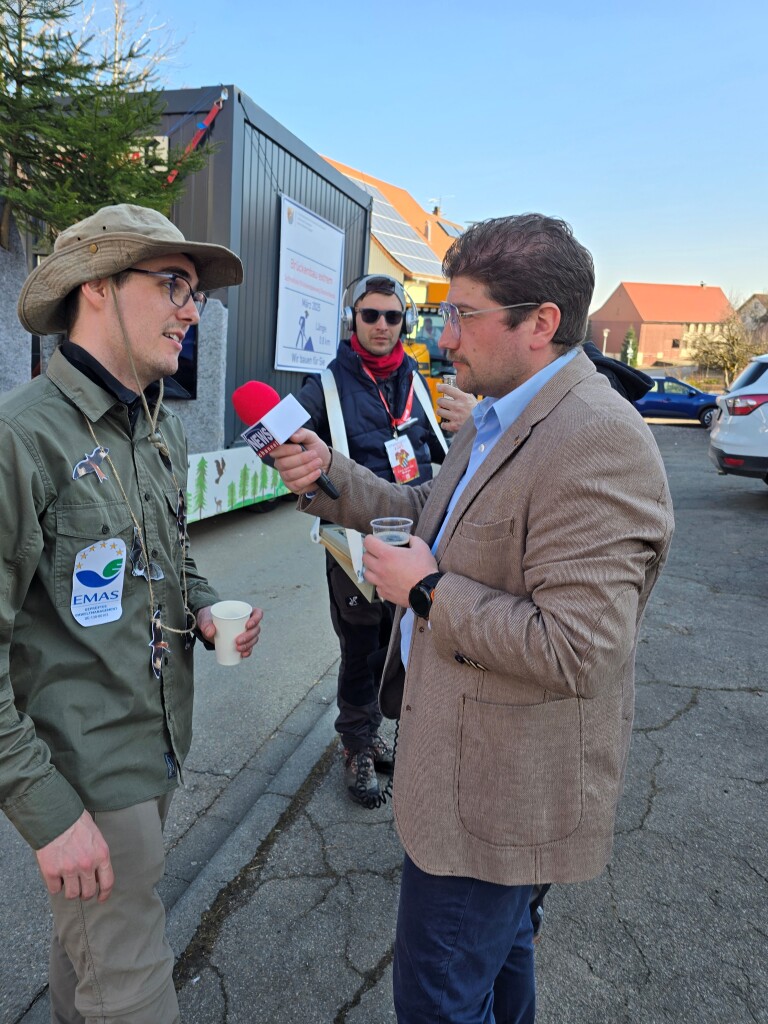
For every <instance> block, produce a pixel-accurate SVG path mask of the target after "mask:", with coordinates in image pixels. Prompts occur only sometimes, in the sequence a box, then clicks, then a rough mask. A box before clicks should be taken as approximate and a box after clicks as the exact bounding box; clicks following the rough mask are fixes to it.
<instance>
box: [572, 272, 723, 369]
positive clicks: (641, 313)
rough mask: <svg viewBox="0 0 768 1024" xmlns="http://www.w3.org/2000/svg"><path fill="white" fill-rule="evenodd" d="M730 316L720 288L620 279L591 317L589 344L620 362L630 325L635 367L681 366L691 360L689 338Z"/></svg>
mask: <svg viewBox="0 0 768 1024" xmlns="http://www.w3.org/2000/svg"><path fill="white" fill-rule="evenodd" d="M730 312H731V306H730V303H729V302H728V299H727V298H726V297H725V294H724V293H723V290H722V289H721V288H714V287H712V286H708V285H703V284H702V285H690V284H638V283H637V282H632V281H622V282H621V284H620V285H619V286H618V288H617V289H616V290H615V291H614V292H613V294H612V295H611V296H610V298H609V299H608V300H607V301H606V302H604V303H603V305H602V306H601V307H600V308H599V309H596V310H595V311H594V313H592V314H591V316H590V323H591V325H592V341H593V342H594V343H595V345H597V347H598V348H599V349H601V350H602V351H604V352H606V353H607V354H608V355H611V356H614V357H615V358H617V359H618V357H619V355H620V353H621V349H622V346H623V344H624V338H625V336H626V333H627V331H628V330H629V328H630V327H634V329H635V334H636V335H637V340H638V357H637V365H638V366H644V367H649V366H679V365H682V364H685V363H690V362H691V360H692V358H693V356H692V352H691V350H690V348H689V343H690V341H691V338H692V336H693V335H695V334H698V333H701V332H710V331H714V329H715V326H716V325H717V324H720V323H722V322H723V320H725V318H726V317H727V316H728V315H729V313H730Z"/></svg>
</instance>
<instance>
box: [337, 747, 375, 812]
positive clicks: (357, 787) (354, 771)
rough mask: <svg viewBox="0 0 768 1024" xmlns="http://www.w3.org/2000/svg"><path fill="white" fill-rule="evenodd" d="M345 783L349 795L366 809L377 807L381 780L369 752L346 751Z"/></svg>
mask: <svg viewBox="0 0 768 1024" xmlns="http://www.w3.org/2000/svg"><path fill="white" fill-rule="evenodd" d="M344 781H345V782H346V784H347V789H348V790H349V795H350V796H351V797H352V799H353V800H356V801H357V803H359V804H362V805H363V806H364V807H377V806H378V803H379V799H380V797H381V790H380V789H379V780H378V779H377V778H376V769H375V768H374V766H373V755H372V752H371V750H370V749H368V750H345V751H344Z"/></svg>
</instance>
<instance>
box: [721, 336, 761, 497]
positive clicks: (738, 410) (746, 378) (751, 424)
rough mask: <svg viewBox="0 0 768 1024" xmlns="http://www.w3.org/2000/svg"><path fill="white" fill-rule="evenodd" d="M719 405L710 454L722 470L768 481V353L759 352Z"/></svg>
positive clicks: (722, 396)
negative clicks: (760, 354)
mask: <svg viewBox="0 0 768 1024" xmlns="http://www.w3.org/2000/svg"><path fill="white" fill-rule="evenodd" d="M717 406H718V417H717V420H716V421H715V425H714V426H713V427H712V433H711V434H710V439H709V457H710V459H712V461H713V462H714V464H715V466H716V467H717V471H718V473H735V474H736V475H737V476H753V477H759V478H760V479H761V480H764V481H765V482H766V483H767V484H768V354H766V355H764V356H755V358H754V359H753V360H752V362H751V363H750V364H749V366H747V368H746V369H745V370H743V371H742V372H741V373H740V374H739V376H738V377H737V378H736V380H735V381H734V382H733V385H732V386H731V388H730V390H729V391H728V393H727V394H725V395H720V396H719V398H718V399H717Z"/></svg>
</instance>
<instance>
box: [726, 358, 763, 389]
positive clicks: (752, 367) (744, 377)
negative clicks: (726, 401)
mask: <svg viewBox="0 0 768 1024" xmlns="http://www.w3.org/2000/svg"><path fill="white" fill-rule="evenodd" d="M767 370H768V363H763V362H761V361H759V360H757V361H755V362H754V363H750V364H749V366H748V367H747V368H746V369H745V370H742V371H741V373H740V374H739V376H738V377H737V378H736V380H735V381H734V382H733V384H731V386H730V388H729V389H728V390H729V391H736V390H738V388H745V387H748V385H750V384H754V383H755V381H756V380H760V378H761V377H762V376H763V374H764V373H765V372H766V371H767Z"/></svg>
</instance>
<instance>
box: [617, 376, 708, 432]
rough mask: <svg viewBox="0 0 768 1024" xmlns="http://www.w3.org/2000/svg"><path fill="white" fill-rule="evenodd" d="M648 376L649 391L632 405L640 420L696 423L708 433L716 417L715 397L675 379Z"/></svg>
mask: <svg viewBox="0 0 768 1024" xmlns="http://www.w3.org/2000/svg"><path fill="white" fill-rule="evenodd" d="M650 376H651V377H653V387H652V388H651V390H650V391H649V392H647V394H645V395H643V397H642V398H638V400H637V401H636V402H635V408H636V409H637V411H638V412H639V413H640V415H641V416H668V417H670V418H672V419H676V418H683V419H687V420H698V421H699V423H701V425H702V427H706V429H707V430H709V428H710V427H711V426H712V423H713V421H714V419H715V416H716V415H717V395H711V394H710V393H709V392H707V391H699V389H698V388H695V387H693V385H692V384H686V383H685V381H682V380H678V379H677V377H667V376H663V377H658V376H654V375H653V374H651V375H650Z"/></svg>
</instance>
